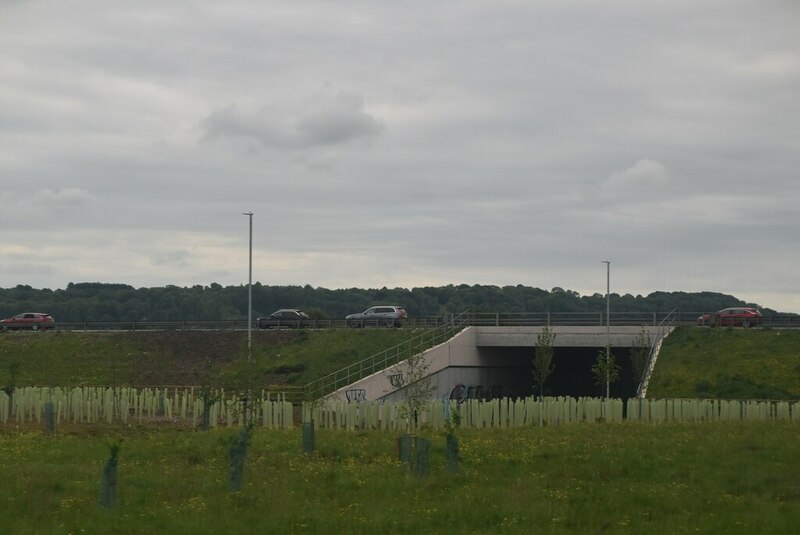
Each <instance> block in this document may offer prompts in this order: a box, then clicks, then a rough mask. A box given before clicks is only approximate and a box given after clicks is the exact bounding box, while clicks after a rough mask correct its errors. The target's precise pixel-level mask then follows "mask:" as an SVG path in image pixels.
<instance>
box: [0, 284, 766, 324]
mask: <svg viewBox="0 0 800 535" xmlns="http://www.w3.org/2000/svg"><path fill="white" fill-rule="evenodd" d="M252 293H253V317H254V318H255V317H258V316H263V315H267V314H269V313H271V312H273V311H275V310H277V309H279V308H300V309H302V310H304V311H305V312H306V313H308V314H309V315H310V316H311V317H312V318H314V319H341V318H344V317H345V316H346V315H347V314H351V313H354V312H361V311H363V310H365V309H367V308H369V307H370V306H373V305H381V304H383V305H398V306H402V307H405V309H406V311H407V312H408V314H409V317H412V318H413V317H416V318H433V317H439V316H441V315H442V314H445V313H456V314H457V313H460V312H464V311H465V310H470V311H472V312H501V313H524V312H528V313H546V312H550V313H560V312H573V313H580V312H584V313H586V312H597V313H601V312H604V311H605V309H606V296H605V295H604V294H599V293H595V294H593V295H583V296H582V295H580V294H578V293H577V292H575V291H572V290H565V289H563V288H558V287H556V288H553V289H552V290H549V291H547V290H542V289H540V288H534V287H530V286H523V285H517V286H502V287H500V286H492V285H479V284H476V285H467V284H460V285H452V284H451V285H448V286H439V287H423V288H411V289H407V288H380V289H361V288H347V289H336V290H329V289H327V288H315V287H312V286H310V285H305V286H265V285H262V284H261V283H259V282H256V283H254V284H253V286H252ZM609 300H610V304H611V313H612V315H613V314H614V312H615V311H616V312H647V313H652V312H659V313H667V312H670V311H672V310H675V309H677V310H678V311H681V312H684V313H694V312H710V311H716V310H719V309H722V308H726V307H732V306H758V305H756V304H754V303H745V302H744V301H741V300H740V299H737V298H736V297H734V296H731V295H726V294H721V293H715V292H694V293H687V292H661V291H659V292H653V293H651V294H649V295H647V296H642V295H636V296H634V295H630V294H624V295H619V294H616V293H612V294H611V295H610V299H609ZM247 302H248V287H247V285H239V286H222V285H220V284H217V283H212V284H210V285H208V286H201V285H196V286H191V287H179V286H172V285H168V286H165V287H155V288H134V287H133V286H129V285H127V284H109V283H99V282H81V283H69V284H68V285H67V288H66V289H57V290H50V289H47V288H44V289H36V288H32V287H30V286H27V285H18V286H16V287H14V288H0V316H1V317H4V318H5V317H10V316H13V315H14V314H19V313H20V312H46V313H49V314H51V315H52V316H53V317H55V319H56V321H63V322H80V321H217V320H238V319H247ZM759 308H761V307H759ZM761 310H762V313H763V314H765V315H771V314H776V311H774V310H771V309H764V308H762V309H761Z"/></svg>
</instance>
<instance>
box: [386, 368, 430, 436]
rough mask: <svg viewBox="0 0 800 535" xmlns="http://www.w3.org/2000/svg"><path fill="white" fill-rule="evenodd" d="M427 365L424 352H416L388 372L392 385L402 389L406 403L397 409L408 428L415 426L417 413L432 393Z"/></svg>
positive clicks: (428, 400)
mask: <svg viewBox="0 0 800 535" xmlns="http://www.w3.org/2000/svg"><path fill="white" fill-rule="evenodd" d="M429 367H430V364H429V363H428V361H427V359H426V358H425V355H424V353H418V354H416V355H412V356H410V357H409V358H407V359H406V360H405V361H403V362H401V363H399V364H397V365H396V366H394V367H393V368H392V370H391V371H390V372H389V374H390V381H391V382H392V385H393V386H395V387H397V388H398V389H400V390H403V394H404V397H405V400H406V405H405V407H401V408H400V409H399V410H400V414H401V417H403V418H404V419H405V420H406V422H407V425H408V427H409V428H412V427H416V426H417V415H418V414H419V413H420V412H421V410H422V409H423V407H424V406H425V405H426V404H427V403H428V402H430V399H431V395H432V394H433V390H434V388H433V385H432V384H431V377H430V375H429V374H428V368H429Z"/></svg>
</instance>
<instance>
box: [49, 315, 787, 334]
mask: <svg viewBox="0 0 800 535" xmlns="http://www.w3.org/2000/svg"><path fill="white" fill-rule="evenodd" d="M702 314H703V313H702V312H675V311H673V312H624V311H621V312H615V311H612V312H611V314H610V316H609V318H608V319H609V321H608V323H609V324H610V325H617V326H622V325H629V326H630V325H654V326H656V325H659V324H660V323H661V322H663V321H664V319H665V318H667V317H670V319H671V320H673V321H674V323H675V324H676V325H695V324H696V322H697V318H698V317H700V316H701V315H702ZM452 317H453V315H451V314H445V315H444V316H438V317H430V318H407V319H405V320H404V321H403V323H402V325H401V327H402V328H407V329H436V328H438V327H441V326H443V325H446V324H447V323H448V322H449V321H450V318H452ZM458 317H460V318H462V320H463V321H465V322H468V324H469V325H474V326H504V327H514V326H542V325H559V326H564V325H581V326H592V325H606V323H607V322H606V314H605V312H604V311H601V312H550V313H548V312H519V313H517V312H469V313H463V314H459V315H458ZM760 325H761V327H771V328H785V329H796V328H800V316H798V315H795V314H777V315H774V316H763V317H762V318H761V321H760ZM297 327H301V328H308V329H347V328H351V327H348V326H347V323H346V321H345V320H344V319H319V320H317V319H309V320H303V322H302V323H301V324H300V325H297V324H295V323H287V324H286V325H281V326H280V327H279V328H282V329H283V328H285V329H291V328H297ZM365 327H368V328H370V327H372V328H374V327H380V328H382V329H385V328H386V327H383V326H379V325H369V324H367V325H366V326H365ZM48 328H55V329H58V330H64V331H155V330H159V331H192V330H214V331H242V330H247V320H246V319H235V320H185V321H183V320H181V321H74V322H66V321H57V322H56V323H55V325H54V326H53V327H48ZM252 329H253V330H259V329H258V324H257V322H255V321H254V322H253V324H252ZM267 330H269V329H267Z"/></svg>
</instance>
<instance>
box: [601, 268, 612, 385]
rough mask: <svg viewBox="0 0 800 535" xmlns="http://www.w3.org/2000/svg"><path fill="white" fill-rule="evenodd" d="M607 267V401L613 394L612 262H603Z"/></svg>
mask: <svg viewBox="0 0 800 535" xmlns="http://www.w3.org/2000/svg"><path fill="white" fill-rule="evenodd" d="M601 262H603V263H604V264H605V265H606V399H608V398H609V394H610V393H611V369H610V367H609V360H611V297H610V296H611V260H601Z"/></svg>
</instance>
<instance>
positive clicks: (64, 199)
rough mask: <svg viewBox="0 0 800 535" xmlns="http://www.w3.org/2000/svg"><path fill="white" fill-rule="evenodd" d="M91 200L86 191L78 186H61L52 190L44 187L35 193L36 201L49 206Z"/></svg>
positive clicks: (76, 203) (74, 204) (74, 203)
mask: <svg viewBox="0 0 800 535" xmlns="http://www.w3.org/2000/svg"><path fill="white" fill-rule="evenodd" d="M91 200H92V196H91V195H90V194H89V192H88V191H86V190H83V189H80V188H61V189H58V190H52V189H49V188H45V189H43V190H41V191H39V192H38V193H37V194H36V202H42V203H45V204H48V205H51V206H59V205H60V206H78V205H81V204H86V203H87V202H89V201H91Z"/></svg>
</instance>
